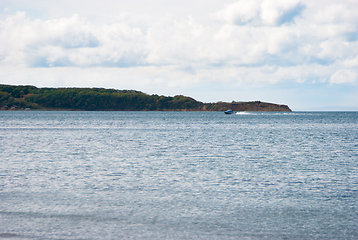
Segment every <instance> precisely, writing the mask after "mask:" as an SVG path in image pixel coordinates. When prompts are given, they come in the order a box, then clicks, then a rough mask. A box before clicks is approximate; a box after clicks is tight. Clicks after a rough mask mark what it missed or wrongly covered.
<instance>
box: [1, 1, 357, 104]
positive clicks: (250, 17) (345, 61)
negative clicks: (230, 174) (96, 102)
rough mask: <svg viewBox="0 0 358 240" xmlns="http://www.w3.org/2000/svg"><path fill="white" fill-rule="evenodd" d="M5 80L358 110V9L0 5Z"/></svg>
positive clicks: (341, 5) (340, 4)
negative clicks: (353, 108) (354, 108)
mask: <svg viewBox="0 0 358 240" xmlns="http://www.w3.org/2000/svg"><path fill="white" fill-rule="evenodd" d="M0 83H2V84H15V85H20V84H21V85H34V86H37V87H44V86H50V87H104V88H115V89H135V90H139V91H142V92H145V93H148V94H159V95H166V96H168V95H169V96H174V95H178V94H182V95H186V96H190V97H193V98H195V99H197V100H200V101H204V102H216V101H230V102H231V101H233V100H235V101H254V100H260V101H267V102H273V103H283V104H288V105H289V106H290V107H291V109H293V110H309V109H324V107H326V106H336V109H339V108H338V107H337V106H341V107H344V108H341V109H342V110H345V109H347V108H349V107H356V109H357V110H358V1H356V0H339V1H338V0H324V1H321V0H303V1H296V0H240V1H231V0H216V1H214V0H190V1H189V0H180V1H179V0H150V1H149V0H148V1H147V0H131V1H124V0H101V1H98V0H96V1H94V0H61V1H53V0H31V1H28V0H2V1H0Z"/></svg>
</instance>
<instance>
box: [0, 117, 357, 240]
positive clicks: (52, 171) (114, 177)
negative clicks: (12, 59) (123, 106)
mask: <svg viewBox="0 0 358 240" xmlns="http://www.w3.org/2000/svg"><path fill="white" fill-rule="evenodd" d="M0 156H1V160H0V238H11V239H358V209H357V207H358V204H357V203H358V202H357V201H358V112H292V113H243V114H236V115H225V114H223V113H221V112H32V111H31V112H24V111H23V112H10V111H0Z"/></svg>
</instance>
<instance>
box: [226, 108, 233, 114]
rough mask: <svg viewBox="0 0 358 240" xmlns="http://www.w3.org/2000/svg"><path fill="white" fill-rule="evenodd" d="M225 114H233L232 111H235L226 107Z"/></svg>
mask: <svg viewBox="0 0 358 240" xmlns="http://www.w3.org/2000/svg"><path fill="white" fill-rule="evenodd" d="M224 113H225V114H233V113H235V112H234V111H233V110H231V109H228V110H226V111H225V112H224Z"/></svg>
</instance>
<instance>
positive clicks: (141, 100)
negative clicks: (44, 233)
mask: <svg viewBox="0 0 358 240" xmlns="http://www.w3.org/2000/svg"><path fill="white" fill-rule="evenodd" d="M0 107H1V110H5V111H6V110H14V111H15V110H25V109H26V110H41V111H225V110H228V109H231V110H233V111H236V112H239V111H248V112H291V111H292V110H291V109H290V108H289V107H288V106H287V105H283V104H274V103H268V102H261V101H251V102H235V101H233V102H231V103H228V102H216V103H203V102H200V101H197V100H195V99H193V98H191V97H187V96H183V95H176V96H174V97H168V96H159V95H155V94H154V95H148V94H146V93H143V92H140V91H136V90H116V89H105V88H37V87H35V86H29V85H26V86H22V85H19V86H14V85H3V84H1V85H0Z"/></svg>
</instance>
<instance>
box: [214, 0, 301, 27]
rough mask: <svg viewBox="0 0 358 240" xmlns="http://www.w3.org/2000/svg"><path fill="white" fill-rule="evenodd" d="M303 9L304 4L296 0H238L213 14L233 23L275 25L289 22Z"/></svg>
mask: <svg viewBox="0 0 358 240" xmlns="http://www.w3.org/2000/svg"><path fill="white" fill-rule="evenodd" d="M304 9H305V5H304V4H302V3H301V2H300V1H296V0H289V1H287V0H282V1H279V0H276V1H272V0H252V1H245V0H240V1H238V2H235V3H232V4H230V5H228V6H227V7H225V8H224V9H223V10H221V11H219V12H218V13H216V14H215V17H216V18H217V19H219V20H222V21H224V22H227V23H230V24H235V25H245V24H252V25H268V26H277V25H282V24H285V23H290V22H292V21H293V20H294V18H295V17H297V16H299V15H300V14H301V12H302V11H303V10H304Z"/></svg>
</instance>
